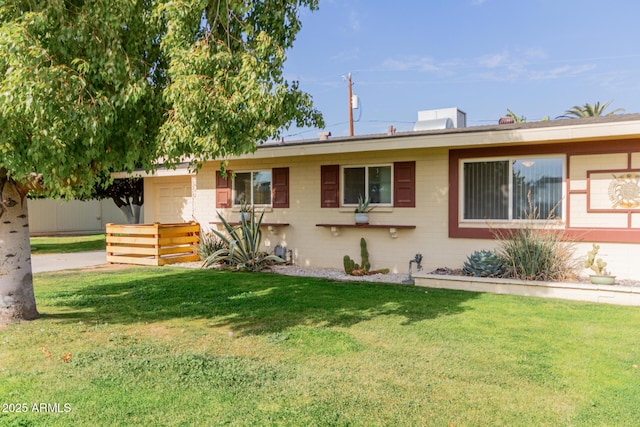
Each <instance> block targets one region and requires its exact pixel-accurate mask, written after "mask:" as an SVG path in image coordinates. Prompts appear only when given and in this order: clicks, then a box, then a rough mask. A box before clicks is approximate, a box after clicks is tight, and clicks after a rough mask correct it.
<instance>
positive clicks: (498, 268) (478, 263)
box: [462, 250, 505, 277]
mask: <svg viewBox="0 0 640 427" xmlns="http://www.w3.org/2000/svg"><path fill="white" fill-rule="evenodd" d="M462 272H463V273H464V274H465V275H467V276H476V277H500V276H502V275H503V274H504V273H505V266H504V262H503V260H502V258H500V257H499V256H498V254H496V253H495V252H493V251H487V250H481V251H475V252H474V253H472V254H471V255H469V256H468V257H467V260H466V261H465V262H464V265H463V267H462Z"/></svg>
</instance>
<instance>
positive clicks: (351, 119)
mask: <svg viewBox="0 0 640 427" xmlns="http://www.w3.org/2000/svg"><path fill="white" fill-rule="evenodd" d="M347 84H348V85H349V136H353V90H352V88H351V87H352V86H353V83H352V81H351V73H349V75H348V77H347Z"/></svg>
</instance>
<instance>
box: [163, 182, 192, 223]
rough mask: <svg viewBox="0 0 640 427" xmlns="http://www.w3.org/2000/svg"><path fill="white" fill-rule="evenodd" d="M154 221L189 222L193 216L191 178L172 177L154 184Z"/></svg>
mask: <svg viewBox="0 0 640 427" xmlns="http://www.w3.org/2000/svg"><path fill="white" fill-rule="evenodd" d="M154 193H155V215H154V222H162V223H173V222H189V221H191V219H192V218H191V217H192V216H193V209H192V206H193V200H192V198H191V178H190V177H185V178H184V179H179V180H177V179H172V180H171V181H170V182H166V183H157V184H156V185H155V190H154Z"/></svg>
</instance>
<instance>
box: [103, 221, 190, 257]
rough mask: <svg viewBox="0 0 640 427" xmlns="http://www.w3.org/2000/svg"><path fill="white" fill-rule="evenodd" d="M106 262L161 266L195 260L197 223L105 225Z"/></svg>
mask: <svg viewBox="0 0 640 427" xmlns="http://www.w3.org/2000/svg"><path fill="white" fill-rule="evenodd" d="M106 231H107V262H109V263H113V264H137V265H165V264H174V263H178V262H190V261H197V260H198V259H199V257H198V251H197V249H198V243H199V241H200V224H198V223H196V222H191V223H184V224H160V223H155V224H131V225H130V224H125V225H121V224H107V230H106Z"/></svg>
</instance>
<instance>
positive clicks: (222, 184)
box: [216, 171, 231, 208]
mask: <svg viewBox="0 0 640 427" xmlns="http://www.w3.org/2000/svg"><path fill="white" fill-rule="evenodd" d="M230 207H231V171H227V176H226V177H224V176H222V175H220V171H216V208H230Z"/></svg>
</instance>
